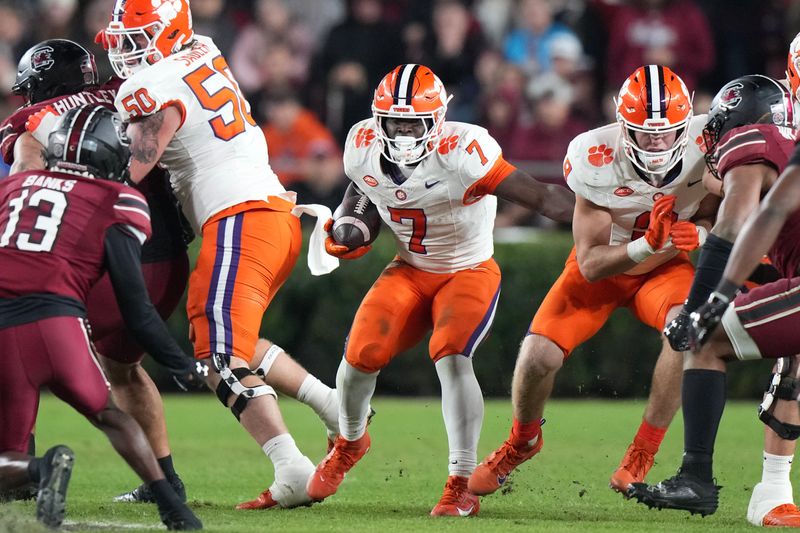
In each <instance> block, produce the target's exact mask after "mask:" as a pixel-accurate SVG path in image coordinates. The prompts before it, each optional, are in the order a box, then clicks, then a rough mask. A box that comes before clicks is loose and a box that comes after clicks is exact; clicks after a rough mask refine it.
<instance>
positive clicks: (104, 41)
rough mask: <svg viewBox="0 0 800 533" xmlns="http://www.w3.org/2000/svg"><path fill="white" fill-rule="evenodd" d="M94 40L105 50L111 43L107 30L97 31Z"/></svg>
mask: <svg viewBox="0 0 800 533" xmlns="http://www.w3.org/2000/svg"><path fill="white" fill-rule="evenodd" d="M94 42H96V43H97V44H99V45H100V46H102V47H103V49H104V50H108V49H109V43H108V36H107V35H106V30H100V31H99V32H97V34H96V35H95V36H94Z"/></svg>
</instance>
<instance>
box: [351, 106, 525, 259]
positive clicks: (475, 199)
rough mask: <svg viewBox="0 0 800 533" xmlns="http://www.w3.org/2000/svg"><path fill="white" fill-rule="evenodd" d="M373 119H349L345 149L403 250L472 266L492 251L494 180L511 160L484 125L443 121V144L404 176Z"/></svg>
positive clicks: (405, 255) (356, 178)
mask: <svg viewBox="0 0 800 533" xmlns="http://www.w3.org/2000/svg"><path fill="white" fill-rule="evenodd" d="M377 128H378V126H377V124H376V123H375V120H374V119H367V120H363V121H361V122H359V123H357V124H356V125H355V126H353V127H352V129H351V130H350V133H349V134H348V136H347V141H346V143H345V149H344V169H345V173H346V174H347V176H348V177H349V178H350V179H351V180H352V181H353V182H354V183H355V184H356V186H357V187H358V188H359V189H360V190H361V191H362V192H363V193H364V194H366V195H367V197H369V199H370V201H371V202H372V203H373V204H375V206H376V207H377V208H378V212H379V213H380V215H381V219H382V220H383V222H384V223H385V224H386V225H387V226H389V228H390V229H391V230H392V233H393V234H394V238H395V241H396V244H397V253H398V255H399V256H400V257H401V258H402V259H403V260H404V261H405V262H406V263H408V264H410V265H412V266H414V267H417V268H419V269H420V270H425V271H427V272H436V273H449V272H457V271H459V270H464V269H466V268H471V267H474V266H476V265H479V264H480V263H482V262H484V261H486V260H487V259H489V258H490V257H492V255H493V253H494V244H493V240H492V230H493V228H494V219H495V213H496V211H497V199H496V198H495V197H494V196H491V194H492V192H493V191H494V188H495V187H496V186H497V184H498V183H499V182H500V181H502V180H503V179H504V178H505V177H506V176H508V175H509V174H510V173H511V172H512V171H513V170H514V167H513V166H512V165H510V164H509V163H507V162H506V161H505V160H504V159H503V156H502V153H501V150H500V146H499V145H498V144H497V141H495V140H494V139H493V138H492V137H491V136H490V135H489V133H488V132H487V131H486V130H485V129H484V128H481V127H479V126H474V125H472V124H465V123H462V122H445V123H444V126H443V131H442V134H441V136H440V140H439V143H438V146H436V147H435V148H434V150H433V153H432V154H431V155H429V156H428V157H426V158H425V159H423V160H422V161H421V162H420V163H419V164H418V165H417V166H416V168H414V169H413V172H411V173H410V175H409V177H408V178H407V179H405V180H402V177H401V174H400V170H399V169H398V167H397V166H395V165H392V164H387V161H386V160H385V159H384V158H383V156H382V150H383V145H382V143H381V142H380V141H379V140H378V138H377V137H376V135H375V130H376V129H377ZM387 170H388V174H387V173H386V171H387Z"/></svg>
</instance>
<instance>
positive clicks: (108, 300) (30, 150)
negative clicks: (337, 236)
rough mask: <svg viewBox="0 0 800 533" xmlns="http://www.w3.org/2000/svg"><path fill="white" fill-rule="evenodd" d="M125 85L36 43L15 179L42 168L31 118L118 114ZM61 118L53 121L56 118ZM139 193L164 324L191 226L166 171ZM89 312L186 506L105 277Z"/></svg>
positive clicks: (8, 149)
mask: <svg viewBox="0 0 800 533" xmlns="http://www.w3.org/2000/svg"><path fill="white" fill-rule="evenodd" d="M120 83H121V81H120V80H119V79H117V78H112V79H110V80H109V81H107V82H106V83H103V84H100V83H99V81H98V74H97V69H96V67H95V61H94V57H93V56H92V54H91V53H89V52H88V51H87V50H86V49H85V48H83V47H82V46H81V45H79V44H77V43H75V42H72V41H69V40H66V39H50V40H47V41H42V42H40V43H38V44H36V45H34V46H32V47H31V48H30V49H29V50H28V51H27V52H26V53H25V54H24V55H23V56H22V58H21V59H20V61H19V66H18V68H17V79H16V83H15V84H14V87H13V89H12V90H13V91H14V92H15V93H16V94H19V95H21V96H23V97H24V98H25V105H24V106H23V107H21V108H20V109H18V110H17V111H16V112H15V113H14V114H12V115H11V116H10V117H8V118H7V119H6V120H5V121H4V122H3V124H2V125H0V154H2V156H3V159H4V160H5V161H6V162H8V163H11V164H12V167H11V172H12V174H13V173H16V172H21V171H23V170H34V169H42V168H44V166H45V161H44V156H43V153H42V151H43V146H42V144H41V143H39V142H37V141H36V139H34V138H33V137H32V135H31V134H30V133H28V132H27V131H26V129H25V124H26V122H28V121H29V120H30V119H31V117H35V116H36V114H37V113H38V112H40V111H41V110H43V109H45V108H48V107H49V108H52V109H53V110H54V111H55V112H56V114H57V115H62V114H64V113H66V112H67V111H69V110H70V109H74V108H76V107H79V106H81V105H87V104H97V105H102V106H104V107H107V108H108V109H110V110H112V111H114V97H115V96H116V94H117V89H118V88H119V85H120ZM56 114H53V115H48V116H49V117H50V119H51V120H53V121H55V120H57V116H56ZM34 120H35V118H34ZM51 128H52V124H50V125H49V127H43V128H40V129H41V130H42V131H43V137H44V138H43V139H42V140H43V141H46V134H47V133H49V130H50V129H51ZM137 188H138V189H139V191H140V192H142V193H143V194H144V197H145V199H146V200H147V203H148V205H149V207H150V223H151V227H152V236H151V237H150V239H148V241H147V242H146V243H145V244H144V246H143V247H142V274H143V275H144V280H145V285H146V287H147V292H148V294H149V295H150V300H151V301H152V302H153V305H155V307H156V310H157V311H158V314H159V315H160V316H161V318H163V319H166V318H168V317H169V316H170V315H171V314H172V312H173V311H174V310H175V308H176V307H177V305H178V303H179V301H180V299H181V296H182V295H183V292H184V290H185V288H186V283H187V281H188V279H189V258H188V256H187V254H186V241H187V240H188V239H186V238H185V230H184V228H188V224H187V225H186V226H184V225H183V224H182V223H181V217H180V213H179V210H178V207H177V206H176V203H175V201H174V199H173V196H172V193H171V191H170V190H169V184H168V182H167V175H166V173H165V172H164V171H163V170H161V169H160V168H155V169H153V171H152V172H151V173H150V174H149V175H148V176H147V178H146V179H145V180H144V181H143V182H142V184H141V185H139V186H138V187H137ZM87 307H88V310H87V312H88V315H87V318H88V320H89V323H90V324H91V325H92V341H93V342H94V344H95V346H96V347H97V351H98V352H99V355H100V362H101V364H102V366H103V369H104V370H105V372H106V375H107V377H108V379H109V381H110V382H111V385H112V391H113V395H114V401H115V402H116V404H117V405H118V406H119V407H120V409H122V410H123V411H125V412H126V413H128V414H130V415H131V416H133V417H134V418H135V419H136V421H137V422H138V423H139V425H140V426H142V428H143V429H144V432H145V434H146V435H147V439H148V441H149V442H150V446H152V447H153V450H154V451H155V453H156V457H157V458H158V463H159V465H160V466H161V468H162V469H163V470H164V473H165V474H166V476H167V480H168V481H169V482H170V484H171V485H172V487H173V488H174V489H175V491H176V492H177V493H178V495H179V496H180V497H181V499H183V500H184V501H185V500H186V490H185V488H184V486H183V482H182V481H181V479H180V477H179V475H178V473H177V472H176V471H175V468H174V466H173V462H172V454H171V450H170V446H169V440H168V436H167V426H166V422H165V420H164V405H163V402H162V400H161V396H160V394H159V393H158V389H157V388H156V386H155V384H154V383H153V380H152V379H150V376H149V375H148V374H147V372H146V371H145V370H144V368H143V367H142V365H141V362H142V359H143V357H144V350H143V349H142V347H141V346H140V345H139V344H138V343H137V342H136V341H135V340H134V338H133V336H132V335H131V333H130V331H129V330H128V329H127V328H126V327H125V322H124V320H123V319H122V316H121V314H120V311H119V306H118V305H117V302H116V298H115V297H114V291H113V288H112V285H111V281H110V279H109V276H108V274H107V273H106V274H104V275H103V276H102V277H101V278H100V280H99V281H98V282H97V283H96V284H95V286H94V287H93V288H92V290H91V292H90V293H89V299H88V302H87ZM116 500H117V501H141V502H152V501H153V495H152V494H150V492H149V491H148V489H147V485H145V484H143V485H140V486H139V487H136V488H135V489H133V490H131V491H129V492H126V493H125V494H122V495H120V496H118V497H117V498H116Z"/></svg>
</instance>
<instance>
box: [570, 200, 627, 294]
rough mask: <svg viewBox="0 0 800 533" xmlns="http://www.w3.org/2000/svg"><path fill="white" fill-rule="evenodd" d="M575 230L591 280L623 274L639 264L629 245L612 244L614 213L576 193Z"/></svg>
mask: <svg viewBox="0 0 800 533" xmlns="http://www.w3.org/2000/svg"><path fill="white" fill-rule="evenodd" d="M572 234H573V237H574V238H575V251H576V255H577V259H578V268H580V271H581V274H583V277H585V278H586V279H587V280H588V281H598V280H601V279H603V278H607V277H609V276H613V275H616V274H621V273H623V272H626V271H628V270H630V269H631V268H633V267H634V266H636V262H635V261H634V260H633V259H631V258H630V257H629V256H628V249H627V247H626V246H625V245H614V244H608V241H609V238H610V235H611V214H610V213H609V212H608V210H607V209H604V208H602V207H600V206H598V205H595V204H594V203H592V202H590V201H589V200H586V199H585V198H582V197H580V196H578V197H576V202H575V216H574V217H573V219H572Z"/></svg>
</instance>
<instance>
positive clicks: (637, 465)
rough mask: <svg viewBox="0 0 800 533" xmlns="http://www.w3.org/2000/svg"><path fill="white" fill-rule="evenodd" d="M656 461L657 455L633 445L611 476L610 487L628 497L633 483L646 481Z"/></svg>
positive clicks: (629, 447)
mask: <svg viewBox="0 0 800 533" xmlns="http://www.w3.org/2000/svg"><path fill="white" fill-rule="evenodd" d="M654 460H655V455H654V454H653V453H652V452H651V451H650V450H648V449H646V448H643V447H641V446H638V445H637V444H636V443H632V444H631V445H630V446H628V450H627V451H626V452H625V456H624V457H623V458H622V461H621V462H620V463H619V467H617V469H616V470H615V471H614V473H613V474H611V480H610V481H609V483H608V486H609V487H611V488H612V489H614V490H615V491H617V492H619V493H621V494H622V495H624V496H626V497H627V493H628V489H629V488H630V486H631V485H632V484H633V483H641V482H643V481H644V478H645V476H646V475H647V472H649V471H650V468H651V467H652V466H653V461H654Z"/></svg>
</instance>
